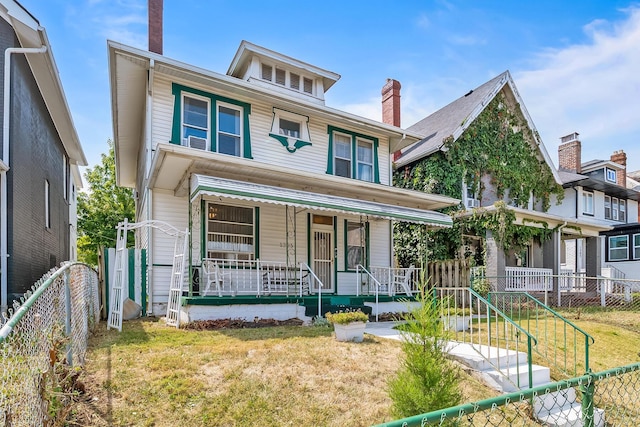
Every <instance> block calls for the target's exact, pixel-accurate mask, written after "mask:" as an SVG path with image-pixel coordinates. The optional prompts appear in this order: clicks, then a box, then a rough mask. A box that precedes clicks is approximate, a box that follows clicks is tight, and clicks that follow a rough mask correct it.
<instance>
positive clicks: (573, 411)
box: [536, 403, 605, 427]
mask: <svg viewBox="0 0 640 427" xmlns="http://www.w3.org/2000/svg"><path fill="white" fill-rule="evenodd" d="M536 418H537V419H538V421H539V422H540V423H541V424H543V425H546V426H559V427H582V426H584V424H585V421H584V420H583V419H582V408H581V407H580V403H574V404H573V405H570V406H565V407H563V408H562V409H559V410H556V411H552V412H546V413H543V414H536ZM593 425H594V427H604V425H605V424H604V410H603V409H599V408H594V410H593Z"/></svg>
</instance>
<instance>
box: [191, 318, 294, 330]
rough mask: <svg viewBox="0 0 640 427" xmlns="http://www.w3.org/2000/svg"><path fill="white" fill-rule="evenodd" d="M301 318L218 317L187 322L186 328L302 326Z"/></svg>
mask: <svg viewBox="0 0 640 427" xmlns="http://www.w3.org/2000/svg"><path fill="white" fill-rule="evenodd" d="M302 323H303V322H302V320H300V319H288V320H275V319H256V320H254V321H252V322H247V321H246V320H242V319H218V320H196V321H193V322H189V323H187V324H186V325H185V326H184V328H185V329H194V330H198V331H204V330H210V329H248V328H267V327H271V326H300V325H302Z"/></svg>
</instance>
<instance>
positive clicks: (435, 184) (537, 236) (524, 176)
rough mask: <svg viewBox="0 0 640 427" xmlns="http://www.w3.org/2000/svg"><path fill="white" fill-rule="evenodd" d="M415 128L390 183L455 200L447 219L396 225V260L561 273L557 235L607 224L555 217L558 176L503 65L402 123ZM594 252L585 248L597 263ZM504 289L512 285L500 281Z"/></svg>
mask: <svg viewBox="0 0 640 427" xmlns="http://www.w3.org/2000/svg"><path fill="white" fill-rule="evenodd" d="M408 130H410V131H411V132H414V133H418V134H421V135H423V138H422V139H421V140H420V141H418V142H417V143H415V144H412V145H410V146H409V147H406V148H404V149H402V150H401V151H400V152H398V153H396V154H395V175H394V183H395V185H397V186H399V187H403V188H411V189H416V190H420V191H424V192H427V193H438V194H445V195H448V196H451V197H456V198H460V199H461V200H462V203H461V204H460V206H458V207H455V208H449V213H450V214H451V215H453V216H454V218H455V221H454V227H453V228H451V229H447V230H443V231H442V232H428V233H427V236H423V235H419V232H420V230H416V229H414V228H413V227H412V226H411V225H410V224H399V225H398V226H397V227H396V233H395V237H396V242H395V243H396V252H397V255H398V260H399V261H400V262H401V263H402V264H407V263H411V262H415V257H416V256H418V252H417V251H416V250H415V248H420V249H421V250H422V249H424V245H426V246H427V252H428V253H429V254H430V256H429V258H430V259H431V260H434V259H435V260H446V259H455V258H458V259H459V258H469V259H471V260H473V261H472V264H474V265H484V266H485V267H486V274H487V276H492V277H507V276H510V275H511V274H512V272H514V271H517V272H519V273H518V274H521V273H522V272H526V271H532V272H533V273H536V271H535V270H527V269H536V270H537V269H544V270H539V271H545V272H547V273H549V274H550V273H555V274H558V273H559V272H560V260H561V256H560V250H561V248H562V245H561V241H562V239H565V238H570V237H571V236H576V235H579V236H582V237H585V238H586V239H587V240H589V239H591V238H593V239H596V240H597V237H598V235H599V233H600V231H602V230H606V229H608V228H609V227H608V226H606V225H602V224H601V223H599V222H598V221H593V220H591V219H589V218H584V217H580V218H576V217H575V216H573V217H571V216H562V215H554V214H551V213H550V212H549V209H550V207H551V206H552V205H555V204H559V203H562V200H563V196H564V190H563V187H562V180H561V178H560V176H559V174H558V171H557V170H556V168H555V167H554V165H553V164H552V162H551V159H550V157H549V154H548V153H547V151H546V149H545V147H544V144H543V143H542V141H541V139H540V136H539V134H538V132H537V131H536V128H535V126H534V124H533V121H532V120H531V117H530V116H529V113H528V112H527V109H526V107H525V105H524V103H523V101H522V99H521V97H520V94H519V93H518V90H517V88H516V86H515V83H514V81H513V79H512V77H511V74H510V73H509V71H505V72H504V73H502V74H500V75H498V76H496V77H495V78H493V79H491V80H489V81H488V82H486V83H484V84H482V85H481V86H479V87H477V88H475V89H473V90H470V91H469V92H468V93H466V94H465V95H463V96H461V97H460V98H458V99H457V100H455V101H453V102H452V103H450V104H449V105H447V106H445V107H443V108H442V109H440V110H438V111H436V112H434V113H433V114H431V115H429V116H428V117H426V118H424V119H422V120H420V121H419V122H418V123H416V124H414V125H413V126H410V127H409V128H408ZM598 254H599V252H597V251H596V250H594V251H593V252H591V254H590V255H589V256H588V260H589V262H592V263H593V264H594V265H595V263H596V260H597V257H598V256H599V255H598ZM501 283H503V284H504V286H506V287H509V286H511V287H517V284H515V283H512V284H511V285H510V284H509V283H507V282H506V281H501Z"/></svg>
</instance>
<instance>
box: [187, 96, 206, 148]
mask: <svg viewBox="0 0 640 427" xmlns="http://www.w3.org/2000/svg"><path fill="white" fill-rule="evenodd" d="M182 145H184V146H185V147H191V148H198V149H200V150H207V149H208V147H209V101H208V100H205V99H200V98H194V97H192V96H187V95H184V96H183V97H182Z"/></svg>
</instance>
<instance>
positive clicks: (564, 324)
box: [489, 292, 595, 376]
mask: <svg viewBox="0 0 640 427" xmlns="http://www.w3.org/2000/svg"><path fill="white" fill-rule="evenodd" d="M494 297H495V298H498V301H495V298H494ZM507 298H508V299H509V307H510V310H504V311H509V314H510V316H511V318H514V317H515V316H517V318H518V319H520V321H521V323H522V318H523V315H524V317H525V319H526V327H527V330H528V331H529V332H531V333H532V334H534V335H535V336H536V338H537V339H538V341H541V340H543V338H547V339H546V340H544V341H546V342H550V341H551V340H550V339H548V335H549V332H551V333H552V334H553V336H552V339H553V340H557V337H558V333H560V334H562V335H563V340H562V342H561V344H562V349H564V363H563V365H564V366H562V364H559V363H558V360H557V355H558V352H561V351H562V350H559V347H558V345H556V343H557V341H554V342H553V345H552V346H549V345H547V347H545V349H544V352H543V351H541V349H540V348H539V347H538V346H536V348H535V350H536V353H538V354H540V356H542V357H544V358H545V359H546V360H548V361H550V362H553V363H554V364H555V365H556V367H557V368H558V369H559V370H561V371H562V372H563V373H565V374H566V375H569V376H571V375H578V374H579V373H578V360H577V351H578V335H581V336H582V337H583V340H584V354H585V372H589V371H590V368H589V345H590V344H593V343H594V342H595V339H594V338H593V337H592V336H591V335H589V334H588V333H587V332H586V331H584V330H583V329H582V328H580V327H579V326H577V325H575V324H574V323H572V322H571V321H570V320H568V319H566V318H565V317H563V316H562V315H561V314H559V313H558V312H556V311H555V310H553V309H552V308H551V307H549V306H547V305H546V304H544V303H542V302H541V301H540V300H538V299H537V298H535V297H533V296H532V295H530V294H529V293H527V292H490V293H489V300H491V301H493V302H494V303H495V304H497V305H503V304H505V303H506V301H505V300H506V299H507ZM515 298H517V299H518V302H520V300H521V299H522V298H524V299H525V302H527V303H533V304H534V308H535V310H533V314H534V316H535V317H533V318H532V316H531V311H532V310H530V309H529V305H528V304H527V305H526V306H525V307H526V308H525V309H523V307H522V304H520V303H518V304H517V310H515V313H514V304H513V302H514V299H515ZM501 303H502V304H501ZM503 309H504V307H503ZM539 309H542V310H543V312H544V313H545V314H550V315H551V316H552V321H553V331H549V330H548V328H547V321H546V320H547V316H546V315H543V316H540V313H539V311H540V310H539ZM514 314H515V316H514ZM543 321H544V325H543V328H544V329H543V330H542V331H541V330H540V329H541V328H540V324H541V323H542V322H543ZM532 322H533V325H532ZM558 322H560V323H561V328H560V329H561V330H560V332H558V325H557V323H558ZM567 328H570V330H572V331H573V361H574V364H573V371H571V370H569V369H568V360H567V357H568V354H567V351H568V348H569V347H568V346H567V338H568V336H569V335H570V333H569V334H568V333H567ZM534 329H535V332H534ZM549 348H553V351H554V355H555V357H553V358H552V357H551V355H550V354H549ZM581 373H582V372H580V374H581Z"/></svg>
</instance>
